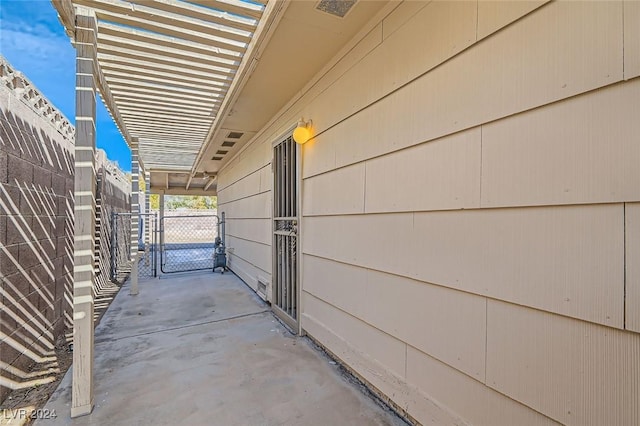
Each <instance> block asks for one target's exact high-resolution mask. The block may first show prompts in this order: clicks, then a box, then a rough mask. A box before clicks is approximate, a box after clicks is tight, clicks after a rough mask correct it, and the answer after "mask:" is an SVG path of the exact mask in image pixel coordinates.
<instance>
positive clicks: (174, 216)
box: [160, 210, 219, 273]
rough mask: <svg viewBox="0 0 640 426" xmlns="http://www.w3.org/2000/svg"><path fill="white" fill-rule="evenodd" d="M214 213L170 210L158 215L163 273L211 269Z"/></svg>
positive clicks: (216, 223)
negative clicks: (165, 213) (159, 218)
mask: <svg viewBox="0 0 640 426" xmlns="http://www.w3.org/2000/svg"><path fill="white" fill-rule="evenodd" d="M218 221H219V220H218V216H216V215H215V214H212V213H211V211H210V210H209V211H205V212H198V213H196V212H193V211H189V212H182V213H180V212H173V213H171V214H169V215H165V216H164V217H163V218H161V222H162V223H161V230H162V233H161V235H162V236H161V241H160V244H161V247H162V249H161V266H160V267H161V270H162V272H163V273H173V272H187V271H197V270H204V269H213V251H214V243H215V239H216V237H217V236H218Z"/></svg>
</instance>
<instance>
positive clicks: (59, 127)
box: [0, 57, 129, 401]
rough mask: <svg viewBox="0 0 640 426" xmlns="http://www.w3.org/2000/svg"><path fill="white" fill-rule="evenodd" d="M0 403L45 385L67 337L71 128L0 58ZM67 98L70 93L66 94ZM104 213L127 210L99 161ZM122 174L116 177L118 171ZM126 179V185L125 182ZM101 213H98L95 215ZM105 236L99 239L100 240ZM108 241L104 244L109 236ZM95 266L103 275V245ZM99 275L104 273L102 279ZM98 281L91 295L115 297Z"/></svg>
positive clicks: (122, 190)
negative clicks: (58, 345)
mask: <svg viewBox="0 0 640 426" xmlns="http://www.w3.org/2000/svg"><path fill="white" fill-rule="evenodd" d="M0 59H1V60H0V279H1V287H0V307H1V309H0V401H3V400H4V399H5V397H6V396H7V395H8V393H9V392H10V391H11V390H12V389H19V388H23V387H29V386H31V385H33V384H35V383H38V382H41V381H45V382H46V381H48V380H51V378H52V377H51V374H50V373H51V371H54V370H55V369H56V368H57V364H56V358H55V352H54V346H55V344H56V342H58V343H60V342H61V341H63V339H64V337H65V333H67V334H68V333H70V332H71V325H72V322H71V318H72V317H71V316H72V305H71V302H72V288H73V186H74V180H73V172H74V164H73V155H74V151H73V150H74V145H73V137H74V129H73V127H72V126H71V125H70V124H69V122H68V121H67V120H66V118H65V117H64V116H63V115H62V114H61V113H60V112H59V111H57V110H56V109H55V107H53V106H52V105H51V104H50V103H49V102H48V101H47V100H46V99H45V98H44V97H43V96H41V95H40V94H39V92H38V91H37V89H36V88H35V87H34V86H33V85H31V83H30V82H29V81H28V80H27V79H26V78H25V77H24V76H22V75H21V74H20V73H18V72H16V71H15V70H13V69H12V67H11V66H10V64H8V63H7V62H6V60H4V58H1V57H0ZM72 95H73V94H72V93H70V96H72ZM96 168H97V169H98V170H99V171H100V172H102V173H103V174H105V176H106V179H103V181H102V183H101V185H102V190H101V191H99V193H101V194H102V200H101V201H99V202H101V204H102V206H103V209H104V208H105V207H104V206H105V205H106V210H107V211H111V210H113V209H119V210H128V209H129V197H128V194H127V192H128V191H127V186H126V185H124V184H123V179H124V178H123V177H122V176H120V177H119V178H118V179H115V178H114V173H115V172H113V171H112V173H111V174H109V173H108V172H107V169H109V168H111V169H113V166H112V165H110V163H108V161H106V158H103V155H102V156H101V155H98V158H97V162H96ZM120 174H122V173H121V172H120ZM124 181H126V179H124ZM97 213H98V214H100V209H99V210H98V212H97ZM103 238H104V237H103ZM107 239H108V238H107ZM97 249H99V250H101V251H103V253H101V254H100V255H99V256H98V259H100V260H101V262H99V263H98V265H97V267H98V268H99V269H100V270H102V269H106V270H107V272H108V264H107V265H104V262H105V260H108V259H109V255H108V252H104V251H108V250H109V246H108V245H104V246H102V245H99V246H97ZM101 275H103V274H101ZM106 277H107V280H106V281H104V280H98V282H97V285H96V292H95V293H96V295H97V296H99V295H100V294H103V293H104V292H106V291H110V292H111V293H113V292H115V291H117V287H115V286H114V285H113V284H111V283H109V282H108V273H107V275H106Z"/></svg>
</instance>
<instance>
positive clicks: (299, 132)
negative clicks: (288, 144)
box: [293, 122, 311, 145]
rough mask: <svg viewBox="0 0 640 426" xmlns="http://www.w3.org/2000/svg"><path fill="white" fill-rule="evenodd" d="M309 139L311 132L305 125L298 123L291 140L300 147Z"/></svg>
mask: <svg viewBox="0 0 640 426" xmlns="http://www.w3.org/2000/svg"><path fill="white" fill-rule="evenodd" d="M310 138H311V130H309V128H308V127H307V125H306V123H304V122H300V123H298V127H296V128H295V130H294V131H293V140H294V141H296V143H299V144H300V145H302V144H303V143H305V142H307V141H308V140H309V139H310Z"/></svg>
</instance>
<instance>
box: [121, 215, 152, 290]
mask: <svg viewBox="0 0 640 426" xmlns="http://www.w3.org/2000/svg"><path fill="white" fill-rule="evenodd" d="M157 225H158V216H157V214H156V213H141V214H139V223H138V276H139V277H149V278H152V277H156V276H157V275H158V273H157V270H158V241H157V240H158V226H157ZM131 266H132V260H131V213H113V214H112V215H111V281H114V282H119V283H122V282H124V280H125V279H126V278H127V276H128V275H129V274H130V273H131Z"/></svg>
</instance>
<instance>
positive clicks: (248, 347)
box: [37, 273, 404, 426]
mask: <svg viewBox="0 0 640 426" xmlns="http://www.w3.org/2000/svg"><path fill="white" fill-rule="evenodd" d="M127 285H128V284H126V285H125V287H126V286H127ZM95 341H96V351H95V353H96V359H95V374H96V376H95V403H96V406H95V409H94V411H93V413H92V414H91V415H90V416H85V417H81V418H77V419H73V420H72V419H70V418H69V413H70V404H71V370H70V371H69V372H68V373H67V375H66V377H65V378H64V380H63V381H62V383H61V384H60V387H59V388H58V390H57V391H56V392H55V393H54V394H53V395H52V396H51V399H50V400H49V402H48V403H47V405H46V406H45V410H50V411H49V412H51V410H55V412H56V414H57V418H56V419H55V420H53V421H52V420H43V421H41V422H40V423H37V424H42V425H47V426H49V425H68V424H69V425H133V424H135V425H178V424H179V425H205V424H206V425H288V424H291V425H326V424H340V425H345V424H347V425H348V424H351V425H402V424H404V423H403V421H402V420H401V419H399V418H398V417H396V416H395V415H394V414H393V413H391V412H390V411H388V410H387V409H385V408H383V407H381V406H379V405H378V404H377V403H376V402H375V401H374V400H372V399H370V398H369V397H368V396H367V395H365V394H364V393H363V392H362V391H361V389H360V388H359V387H357V386H355V385H354V384H353V383H352V382H351V381H350V380H349V379H348V378H347V377H345V376H344V375H343V374H342V373H341V370H340V368H339V366H337V365H335V363H333V362H331V361H330V359H329V358H327V357H326V356H325V355H324V354H322V353H320V352H318V351H317V350H316V349H315V348H314V347H313V346H312V344H311V343H310V342H309V340H308V339H306V338H299V337H296V336H293V335H291V334H290V333H289V332H288V331H287V330H286V329H285V328H284V327H283V326H282V325H281V324H280V323H279V322H278V321H277V320H276V319H275V318H274V317H273V315H272V314H271V311H270V309H269V306H268V305H267V304H265V303H264V302H263V301H262V300H261V299H259V298H258V297H257V296H256V295H255V293H253V292H252V291H251V290H250V289H249V288H248V287H247V286H246V285H244V283H242V282H241V281H240V280H239V279H238V278H237V277H236V276H234V275H233V274H225V275H221V274H211V273H207V274H198V275H192V276H180V277H172V278H169V279H162V280H158V279H154V280H146V281H141V282H140V294H139V295H138V296H129V294H128V291H126V288H125V291H122V292H120V293H119V294H118V295H117V296H116V298H115V300H114V302H113V303H112V305H111V307H110V308H109V310H108V311H107V313H106V314H105V316H104V317H103V320H102V322H101V323H100V325H99V326H98V328H97V330H96V340H95Z"/></svg>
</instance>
